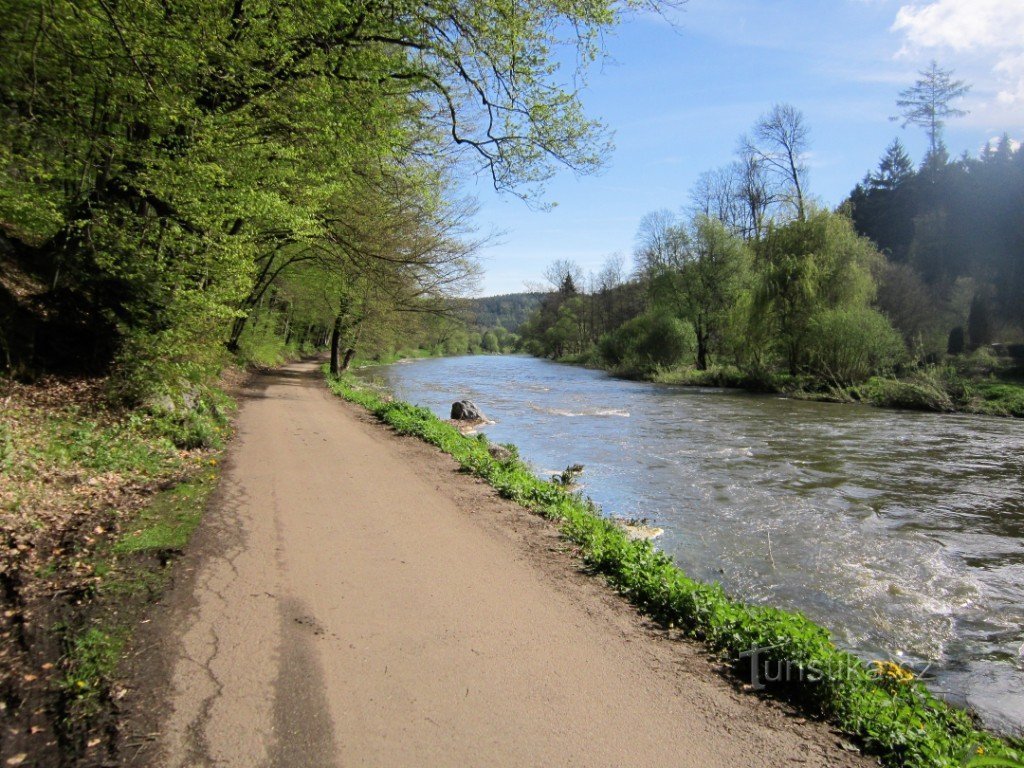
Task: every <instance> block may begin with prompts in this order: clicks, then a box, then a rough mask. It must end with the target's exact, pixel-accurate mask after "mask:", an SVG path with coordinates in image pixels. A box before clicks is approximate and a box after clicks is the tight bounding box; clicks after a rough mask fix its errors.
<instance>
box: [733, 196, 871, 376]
mask: <svg viewBox="0 0 1024 768" xmlns="http://www.w3.org/2000/svg"><path fill="white" fill-rule="evenodd" d="M757 259H758V261H757V264H758V275H757V279H758V285H757V288H756V291H755V302H754V306H753V308H752V309H753V317H754V320H755V323H756V324H760V325H762V326H764V327H766V328H769V329H770V331H771V335H772V336H773V337H774V339H775V341H776V346H777V348H778V350H779V353H780V354H781V356H782V358H783V359H784V360H785V363H786V366H787V368H788V369H789V373H790V374H791V375H796V374H798V373H800V371H801V370H802V369H803V368H804V366H805V364H806V362H807V356H808V341H809V334H810V329H811V321H812V320H813V318H814V317H815V316H816V315H818V314H819V313H821V312H823V311H826V310H831V309H853V308H857V307H864V306H866V305H867V303H868V302H869V301H870V300H871V299H872V298H873V297H874V292H875V284H874V279H873V278H872V272H873V271H875V270H877V268H878V266H879V264H880V263H881V260H882V256H881V254H879V253H878V251H877V250H876V249H875V247H874V244H873V243H871V241H869V240H867V239H866V238H863V237H859V236H858V235H857V233H856V232H855V231H854V229H853V224H852V222H851V221H850V220H849V219H847V218H846V217H844V216H842V215H840V214H836V213H829V212H827V211H820V212H817V213H815V214H813V215H812V216H810V217H808V218H807V219H806V220H804V221H792V222H789V223H788V224H786V225H784V226H781V227H772V228H770V229H769V231H768V233H767V235H766V236H765V238H764V239H763V240H762V241H761V242H760V243H759V245H758V249H757Z"/></svg>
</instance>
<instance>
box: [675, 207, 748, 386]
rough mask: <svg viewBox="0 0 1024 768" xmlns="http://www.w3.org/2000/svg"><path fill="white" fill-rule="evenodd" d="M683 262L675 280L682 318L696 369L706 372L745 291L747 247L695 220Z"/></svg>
mask: <svg viewBox="0 0 1024 768" xmlns="http://www.w3.org/2000/svg"><path fill="white" fill-rule="evenodd" d="M688 242H689V248H688V249H687V256H686V261H685V263H684V264H683V266H682V270H681V272H680V274H679V276H678V289H679V292H680V304H681V305H682V306H683V308H684V309H683V311H684V314H683V317H684V318H685V319H688V320H689V321H690V322H691V323H692V324H693V330H694V335H695V338H696V364H697V369H698V370H701V371H705V370H707V368H708V363H709V359H710V355H711V353H712V351H713V350H715V349H716V348H717V347H718V346H719V345H720V343H721V341H722V336H723V334H724V331H725V328H726V326H727V323H728V319H729V313H730V310H731V309H732V308H733V306H734V305H735V304H736V302H737V299H738V296H739V293H740V291H742V290H743V289H744V288H746V287H747V282H748V275H749V270H750V259H749V254H748V252H747V247H746V246H745V244H744V243H743V241H742V240H740V239H739V237H737V236H736V235H734V234H732V233H731V232H729V230H728V229H726V227H725V225H724V224H722V222H720V221H718V220H717V219H711V218H708V217H706V216H698V217H697V218H696V219H695V220H694V221H693V222H692V223H691V225H690V237H689V238H688Z"/></svg>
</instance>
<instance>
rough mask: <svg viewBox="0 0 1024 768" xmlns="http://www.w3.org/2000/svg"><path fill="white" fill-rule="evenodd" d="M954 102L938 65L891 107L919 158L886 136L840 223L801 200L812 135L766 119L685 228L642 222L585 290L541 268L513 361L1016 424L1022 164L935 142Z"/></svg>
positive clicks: (1023, 285)
mask: <svg viewBox="0 0 1024 768" xmlns="http://www.w3.org/2000/svg"><path fill="white" fill-rule="evenodd" d="M967 87H968V86H966V85H965V84H964V83H963V82H961V81H957V80H954V79H953V78H952V73H951V72H950V71H948V70H943V69H941V68H940V67H939V66H938V65H937V64H935V63H933V64H932V65H931V66H930V67H929V68H928V69H925V70H922V71H921V73H920V79H919V80H918V81H917V82H916V83H914V84H913V85H912V86H910V87H909V88H908V89H907V90H906V91H904V92H903V94H902V96H901V100H900V102H898V104H899V105H900V106H901V109H903V112H902V114H903V115H904V118H905V122H906V124H913V125H918V126H921V127H923V128H924V129H925V131H926V134H927V136H928V138H929V150H928V152H927V154H926V156H925V157H924V158H923V159H922V161H921V162H920V164H919V165H917V166H915V164H914V162H913V160H912V159H911V158H910V156H909V155H908V154H907V152H906V150H905V149H904V147H903V145H902V144H901V142H900V141H899V139H896V140H894V141H893V142H892V144H891V145H890V146H889V147H888V148H887V149H886V150H885V152H884V154H883V155H882V157H881V159H880V160H879V163H878V166H877V168H875V169H872V170H871V171H869V172H868V173H867V174H866V176H865V177H864V179H863V181H862V182H861V183H859V184H857V186H856V187H855V188H854V189H853V191H852V192H851V193H850V195H849V196H848V198H847V199H846V200H845V201H844V202H843V203H842V204H841V205H839V206H838V208H837V209H836V210H828V209H826V208H824V207H823V206H821V205H820V204H819V203H818V202H816V201H815V199H814V198H813V196H812V195H811V194H810V192H809V187H808V178H807V167H806V161H805V157H806V154H807V152H808V151H809V149H810V136H811V131H810V126H808V125H807V122H806V120H805V118H804V116H803V114H802V113H801V112H800V110H799V109H797V108H796V107H793V106H792V105H788V104H779V105H776V106H775V107H774V108H773V109H772V110H771V111H770V112H768V113H766V114H765V115H763V116H762V117H761V118H760V119H759V120H758V121H757V123H756V124H755V125H754V126H753V128H752V130H751V131H750V133H749V134H747V135H745V136H743V137H741V138H740V140H739V142H738V147H739V149H738V152H737V158H736V160H735V161H734V162H733V163H732V164H731V165H729V166H727V167H725V168H720V169H716V170H711V171H708V172H706V173H704V174H703V175H701V177H700V178H699V179H698V181H697V183H696V184H695V186H694V187H693V189H692V191H691V194H690V199H689V202H688V204H686V205H684V206H683V207H682V212H681V213H678V214H677V213H675V212H673V211H671V210H661V211H655V212H652V213H650V214H648V215H646V216H645V217H644V218H643V219H642V220H641V221H640V222H639V226H638V229H637V235H636V248H635V252H634V254H633V257H634V265H633V269H632V270H631V271H627V270H626V269H625V266H624V260H623V259H622V258H621V257H612V258H610V259H609V261H608V262H607V264H606V266H605V267H604V268H603V269H602V270H600V272H598V273H597V274H591V275H590V276H589V278H587V277H585V276H584V275H583V271H582V270H581V269H580V268H579V266H578V265H576V264H574V263H572V262H570V261H564V260H563V261H558V262H555V263H553V264H552V265H551V266H550V268H549V269H548V271H547V274H546V277H547V279H548V281H549V283H550V284H551V287H552V290H551V292H550V293H548V294H547V295H546V296H545V299H544V302H543V304H542V306H541V307H540V308H539V309H538V310H537V311H536V312H535V313H534V315H533V316H532V317H531V318H530V320H529V321H528V322H527V323H526V324H525V325H524V326H523V327H522V329H521V334H522V337H523V344H524V349H526V350H527V351H529V352H531V353H533V354H537V355H543V356H548V357H552V358H556V359H562V360H568V361H574V362H582V363H586V364H592V365H597V366H599V367H605V368H608V369H610V370H613V371H615V372H617V373H619V374H621V375H626V376H633V377H639V378H650V379H654V380H657V381H663V382H673V383H691V384H712V385H728V386H742V387H747V388H752V389H763V390H769V391H784V392H791V393H794V394H797V395H799V396H806V397H813V398H822V399H839V400H850V399H854V400H866V401H870V402H874V403H877V404H883V405H897V406H906V407H912V408H922V409H927V410H960V409H966V410H977V411H981V412H987V413H997V414H1003V415H1007V414H1012V415H1024V389H1022V388H1021V387H1020V368H1021V365H1022V363H1024V345H1022V344H1021V342H1022V341H1024V313H1022V311H1024V301H1021V296H1022V295H1024V213H1022V212H1024V206H1022V202H1024V149H1022V148H1020V147H1019V146H1016V147H1015V145H1014V143H1013V142H1011V140H1010V138H1009V137H1008V136H1007V135H1005V134H1004V135H1003V136H1002V138H1001V139H1000V140H999V141H998V142H992V143H990V144H988V145H986V147H985V148H984V150H983V151H982V152H981V153H980V154H979V156H977V157H972V156H970V155H968V154H967V153H964V154H963V155H962V156H961V157H959V158H955V159H952V158H950V157H949V155H948V152H947V150H946V148H945V146H944V143H943V137H942V129H943V126H944V124H945V122H946V120H947V119H949V118H950V117H955V116H957V115H958V114H962V112H960V111H959V110H957V109H956V107H955V106H954V105H953V104H952V103H951V102H953V101H954V99H955V98H957V97H958V96H960V95H962V94H963V93H964V92H966V89H967Z"/></svg>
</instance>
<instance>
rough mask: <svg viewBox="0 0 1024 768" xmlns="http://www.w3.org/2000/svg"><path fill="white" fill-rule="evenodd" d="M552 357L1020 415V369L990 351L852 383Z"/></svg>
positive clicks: (753, 386) (819, 394)
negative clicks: (981, 354)
mask: <svg viewBox="0 0 1024 768" xmlns="http://www.w3.org/2000/svg"><path fill="white" fill-rule="evenodd" d="M557 362H561V363H566V364H569V365H583V366H586V367H589V368H596V369H599V370H605V371H608V372H609V373H611V374H612V375H613V376H617V377H620V378H624V379H631V380H635V381H652V382H655V383H658V384H671V385H674V386H687V387H721V388H728V389H743V390H747V391H751V392H772V393H775V394H779V395H783V396H784V397H792V398H795V399H800V400H820V401H825V402H835V403H865V404H867V405H873V406H876V407H879V408H897V409H904V410H915V411H932V412H937V413H976V414H983V415H987V416H1008V417H1016V418H1024V374H1022V373H1021V371H1020V370H1018V369H1014V368H1013V367H1011V366H1009V365H1006V364H1001V363H1000V362H999V361H997V360H994V359H992V358H991V357H990V356H969V357H961V358H952V359H950V360H949V361H948V362H947V363H945V364H942V365H928V366H921V367H918V368H914V369H911V370H908V371H906V372H904V373H902V374H900V375H898V376H897V375H891V376H874V377H872V378H870V379H868V380H867V381H865V382H863V383H861V384H854V385H843V384H838V383H831V384H830V383H828V382H822V381H816V380H814V379H812V378H810V377H801V376H789V375H783V374H775V375H771V376H763V377H756V376H752V375H750V374H748V373H745V372H743V371H741V370H740V369H739V368H737V367H735V366H732V365H712V366H709V368H708V369H707V370H704V371H700V370H697V369H696V368H694V367H693V366H676V367H670V368H662V367H650V368H635V367H625V368H623V367H615V366H609V365H606V364H605V363H604V362H603V361H602V360H601V359H600V357H599V356H596V355H594V354H590V355H577V356H571V357H565V358H561V359H559V360H558V361H557Z"/></svg>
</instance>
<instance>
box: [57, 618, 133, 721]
mask: <svg viewBox="0 0 1024 768" xmlns="http://www.w3.org/2000/svg"><path fill="white" fill-rule="evenodd" d="M126 634H127V633H126V631H125V630H124V629H123V628H118V629H115V630H113V631H108V630H106V629H103V628H100V627H90V628H89V629H86V630H85V631H83V632H81V633H79V634H77V635H74V636H72V637H71V639H70V640H68V641H66V643H65V645H66V648H65V654H64V675H63V677H62V678H61V682H60V685H61V688H62V689H63V690H64V701H65V717H66V718H68V719H69V720H79V719H82V718H85V717H89V716H91V715H94V714H96V713H97V712H98V711H99V710H100V707H101V701H102V699H103V698H104V697H105V696H106V695H107V692H108V690H109V685H110V682H111V680H112V679H113V676H114V672H115V670H116V669H117V665H118V663H119V662H120V660H121V655H122V653H123V652H124V646H125V641H126Z"/></svg>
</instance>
